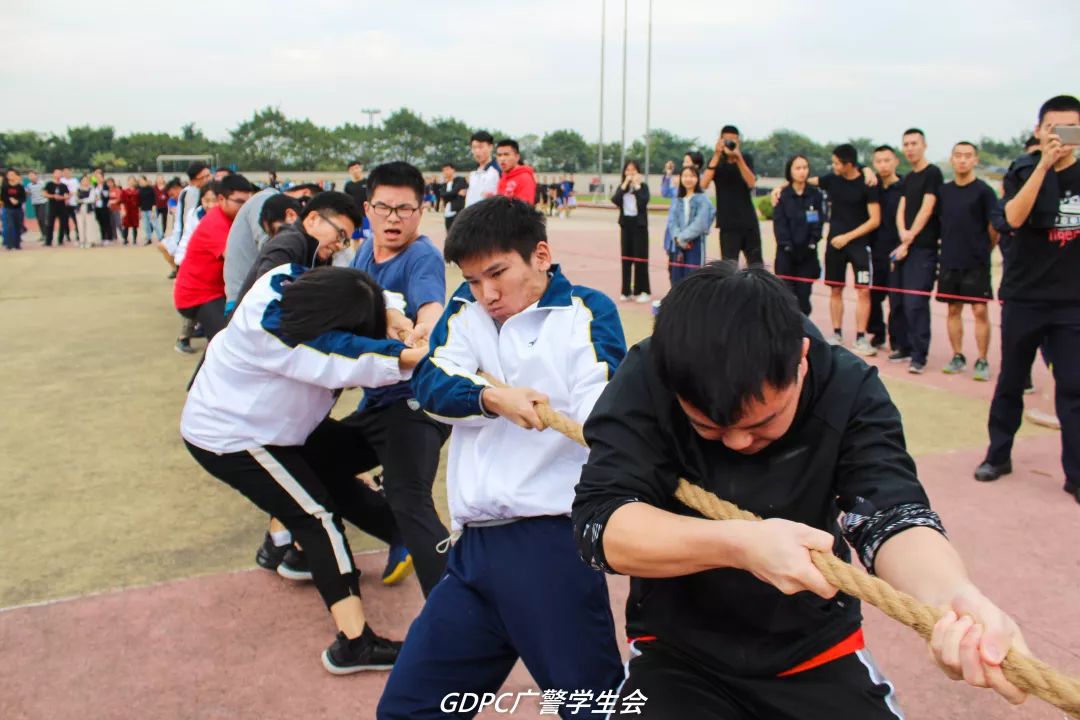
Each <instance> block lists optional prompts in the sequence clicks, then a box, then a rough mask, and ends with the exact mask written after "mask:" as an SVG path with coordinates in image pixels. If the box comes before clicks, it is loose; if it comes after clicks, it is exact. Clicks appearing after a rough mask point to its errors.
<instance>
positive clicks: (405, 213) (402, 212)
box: [371, 202, 420, 220]
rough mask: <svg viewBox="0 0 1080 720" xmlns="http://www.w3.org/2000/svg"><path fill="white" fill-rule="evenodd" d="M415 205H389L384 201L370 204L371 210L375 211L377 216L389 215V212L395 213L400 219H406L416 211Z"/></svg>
mask: <svg viewBox="0 0 1080 720" xmlns="http://www.w3.org/2000/svg"><path fill="white" fill-rule="evenodd" d="M419 209H420V208H418V207H417V206H416V205H394V206H392V207H391V206H390V205H387V204H386V203H381V202H377V203H375V204H374V205H372V206H371V212H373V213H375V214H376V215H378V216H379V217H390V215H391V214H393V213H397V216H398V217H399V218H401V219H402V220H408V219H409V218H411V217H412V216H413V215H415V214H416V211H417V210H419Z"/></svg>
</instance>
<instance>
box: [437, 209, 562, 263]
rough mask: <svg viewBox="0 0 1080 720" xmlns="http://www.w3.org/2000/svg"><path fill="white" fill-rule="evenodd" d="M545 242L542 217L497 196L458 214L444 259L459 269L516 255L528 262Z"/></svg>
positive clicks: (545, 236)
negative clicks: (489, 258) (468, 262)
mask: <svg viewBox="0 0 1080 720" xmlns="http://www.w3.org/2000/svg"><path fill="white" fill-rule="evenodd" d="M546 240H547V226H546V225H545V224H544V214H543V213H541V212H537V211H536V209H535V208H533V207H532V206H531V205H529V204H528V203H525V202H522V201H521V200H516V199H514V198H508V197H504V196H501V195H499V196H496V197H491V198H488V199H486V200H481V201H480V202H478V203H476V204H475V205H470V206H469V207H467V208H465V209H464V210H462V211H461V212H459V213H458V214H457V216H456V217H455V219H454V224H453V225H451V226H450V234H449V235H447V236H446V245H445V248H444V250H443V257H445V258H446V261H447V262H452V263H454V264H455V265H457V266H458V267H460V266H461V263H462V261H465V260H468V259H469V258H473V257H479V256H483V255H493V254H495V253H506V252H516V253H517V254H518V255H520V256H521V257H522V259H523V260H525V262H529V260H530V259H531V258H532V254H533V251H534V250H536V246H537V245H538V244H539V243H540V242H541V241H546Z"/></svg>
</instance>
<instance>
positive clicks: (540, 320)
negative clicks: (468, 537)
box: [412, 265, 626, 530]
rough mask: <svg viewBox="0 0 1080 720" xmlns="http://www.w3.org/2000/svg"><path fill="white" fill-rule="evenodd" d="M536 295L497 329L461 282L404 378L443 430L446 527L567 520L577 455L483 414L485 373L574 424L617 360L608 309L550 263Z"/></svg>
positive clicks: (617, 332)
mask: <svg viewBox="0 0 1080 720" xmlns="http://www.w3.org/2000/svg"><path fill="white" fill-rule="evenodd" d="M550 276H551V280H550V283H549V285H548V288H547V290H546V291H545V293H544V295H543V297H541V298H540V300H539V301H538V302H536V303H535V304H533V305H531V306H529V307H528V308H526V309H525V310H523V311H522V312H520V313H518V314H517V315H514V316H512V317H510V318H509V319H508V320H507V321H506V322H505V323H503V325H502V328H501V329H500V328H497V327H496V325H495V322H494V321H493V320H492V319H491V317H490V316H489V315H488V314H487V313H486V312H485V310H484V308H483V306H482V305H480V304H479V303H477V302H476V300H475V298H474V297H473V294H472V292H471V291H470V290H469V286H468V284H467V283H466V284H463V285H462V286H461V287H460V288H458V289H457V291H456V292H455V293H454V294H453V296H452V297H451V299H450V302H449V303H448V305H447V307H446V310H445V311H444V312H443V316H442V318H441V319H440V320H439V323H438V325H436V326H435V329H434V330H433V331H432V333H431V351H430V352H429V354H428V356H427V358H426V359H425V360H424V361H423V362H422V363H421V364H420V365H418V366H417V368H416V370H415V372H414V374H413V380H412V385H413V392H414V393H415V395H416V399H417V400H418V401H419V402H420V404H421V406H422V407H423V408H424V410H425V411H427V413H428V414H429V415H431V416H432V417H433V418H435V419H437V420H440V421H442V422H445V423H449V424H450V425H452V426H453V428H454V429H453V432H452V433H451V435H450V464H449V468H448V473H447V495H448V496H449V502H450V517H451V520H452V524H453V527H454V529H455V530H460V529H461V528H462V527H464V526H465V525H467V524H469V523H477V522H485V521H490V520H509V519H514V518H526V517H537V516H542V515H568V514H569V513H570V505H571V503H572V502H573V499H574V485H575V484H576V483H577V481H578V478H579V477H580V476H581V467H582V465H583V464H584V463H585V460H586V458H587V456H588V453H587V451H586V450H585V449H584V448H582V447H580V446H578V445H577V444H576V443H574V442H573V441H572V440H568V439H567V438H565V437H563V436H562V435H560V434H559V433H557V432H555V431H554V430H545V431H543V432H536V431H535V430H525V429H523V428H520V427H518V426H517V425H515V424H514V423H512V422H510V421H509V420H506V419H505V418H501V417H491V416H487V415H485V414H484V411H483V409H482V408H481V405H480V392H481V391H482V390H483V389H484V388H485V387H489V383H488V382H487V381H486V380H484V379H483V378H482V377H480V376H479V375H478V374H477V373H478V372H480V371H484V372H485V373H487V374H489V375H491V376H493V377H495V378H497V379H498V380H500V381H501V382H504V383H506V384H507V385H512V386H515V387H531V388H533V389H534V390H538V391H540V392H542V393H544V394H546V395H547V396H548V397H549V398H550V399H551V405H552V407H553V408H554V409H555V410H558V411H560V412H562V413H564V414H566V415H568V416H570V417H572V418H573V419H575V420H577V421H578V422H584V421H585V418H586V417H588V415H589V413H590V412H591V411H592V407H593V403H595V402H596V399H597V398H598V397H600V393H601V392H602V391H603V389H604V386H605V385H607V382H608V380H609V379H610V378H611V376H612V374H613V373H614V372H615V369H616V368H617V367H618V365H619V363H620V362H621V361H622V359H623V356H624V355H626V340H625V338H624V337H623V329H622V323H621V322H620V321H619V314H618V312H617V311H616V309H615V304H614V303H613V302H612V301H611V300H610V299H609V298H608V297H607V296H606V295H604V294H602V293H600V292H597V291H596V290H592V289H590V288H586V287H580V286H575V285H571V284H570V281H569V280H567V279H566V276H564V275H563V274H562V272H560V270H559V267H558V266H557V265H555V266H553V267H552V269H551V273H550Z"/></svg>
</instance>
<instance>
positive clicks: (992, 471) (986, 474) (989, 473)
mask: <svg viewBox="0 0 1080 720" xmlns="http://www.w3.org/2000/svg"><path fill="white" fill-rule="evenodd" d="M1011 472H1012V461H1011V460H1006V461H1005V462H1003V463H1001V464H1000V465H994V464H993V463H991V462H984V463H983V464H982V465H980V466H979V467H977V468H975V479H976V480H978V481H979V482H993V481H994V480H997V479H998V478H999V477H1001V476H1002V475H1008V474H1009V473H1011Z"/></svg>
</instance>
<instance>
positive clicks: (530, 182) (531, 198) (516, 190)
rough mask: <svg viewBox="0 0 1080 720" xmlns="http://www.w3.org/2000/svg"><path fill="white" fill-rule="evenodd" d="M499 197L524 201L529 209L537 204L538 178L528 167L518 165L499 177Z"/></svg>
mask: <svg viewBox="0 0 1080 720" xmlns="http://www.w3.org/2000/svg"><path fill="white" fill-rule="evenodd" d="M498 194H499V195H505V196H506V197H512V198H517V199H518V200H522V201H523V202H525V203H526V204H527V205H528V206H529V207H532V206H533V205H535V204H536V177H535V176H534V175H533V169H532V168H531V167H529V166H528V165H518V166H517V167H516V168H514V169H513V170H508V171H506V172H504V173H503V174H502V175H501V176H500V177H499V189H498Z"/></svg>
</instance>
